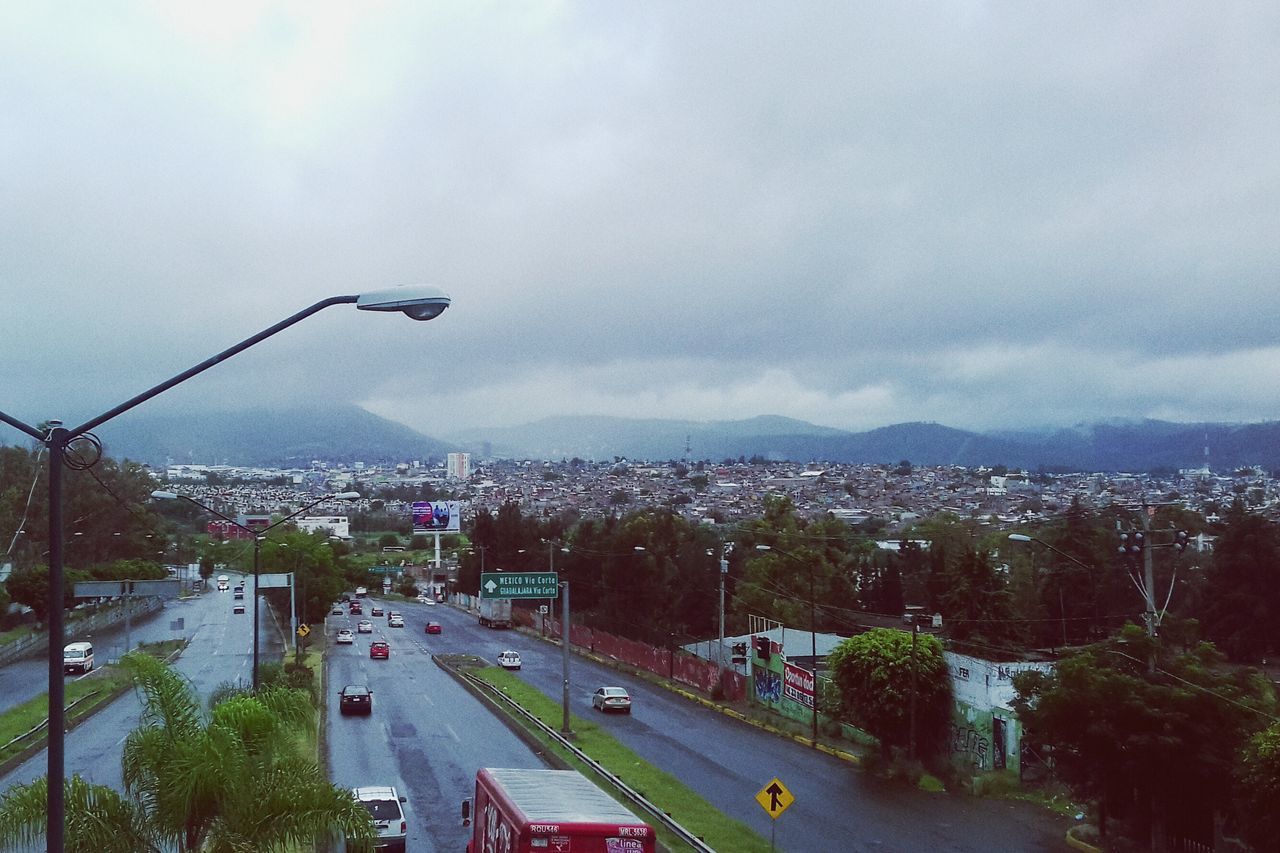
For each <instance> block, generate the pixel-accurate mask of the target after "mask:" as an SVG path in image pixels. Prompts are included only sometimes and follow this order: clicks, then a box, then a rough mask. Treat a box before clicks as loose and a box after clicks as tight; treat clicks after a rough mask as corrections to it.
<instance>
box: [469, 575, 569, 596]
mask: <svg viewBox="0 0 1280 853" xmlns="http://www.w3.org/2000/svg"><path fill="white" fill-rule="evenodd" d="M559 582H560V576H559V575H558V574H556V573H554V572H481V573H480V597H481V598H555V597H556V596H557V595H558V594H559Z"/></svg>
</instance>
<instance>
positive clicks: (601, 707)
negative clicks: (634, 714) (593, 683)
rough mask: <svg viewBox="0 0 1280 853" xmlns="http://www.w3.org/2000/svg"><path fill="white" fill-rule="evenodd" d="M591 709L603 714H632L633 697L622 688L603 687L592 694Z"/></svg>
mask: <svg viewBox="0 0 1280 853" xmlns="http://www.w3.org/2000/svg"><path fill="white" fill-rule="evenodd" d="M591 707H592V708H595V709H596V710H598V711H601V712H608V711H621V712H622V713H624V714H630V713H631V696H629V695H628V694H627V691H626V690H624V689H622V688H621V687H601V688H600V689H599V690H597V691H596V692H595V693H593V694H591Z"/></svg>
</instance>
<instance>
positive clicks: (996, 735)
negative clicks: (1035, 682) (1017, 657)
mask: <svg viewBox="0 0 1280 853" xmlns="http://www.w3.org/2000/svg"><path fill="white" fill-rule="evenodd" d="M943 656H944V657H945V658H946V661H947V668H948V669H949V670H950V672H951V687H952V691H953V695H954V697H955V713H954V714H953V716H952V721H951V760H952V761H953V762H954V763H955V764H957V765H959V766H961V767H964V768H966V769H968V770H970V771H971V772H975V773H980V772H988V771H1005V772H1008V773H1010V774H1012V775H1014V776H1015V777H1017V776H1020V775H1021V771H1022V724H1021V723H1020V722H1019V721H1018V717H1017V715H1016V714H1015V713H1014V711H1013V708H1012V705H1011V703H1012V701H1013V698H1014V696H1015V695H1016V693H1015V691H1014V689H1013V676H1014V674H1015V673H1019V672H1025V671H1027V670H1039V671H1041V672H1049V671H1051V670H1052V669H1053V664H1052V663H1049V662H1047V661H1025V660H1022V661H1003V662H1001V661H989V660H984V659H983V658H977V657H971V656H970V655H961V654H956V653H955V652H943Z"/></svg>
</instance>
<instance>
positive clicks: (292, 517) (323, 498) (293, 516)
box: [206, 492, 360, 535]
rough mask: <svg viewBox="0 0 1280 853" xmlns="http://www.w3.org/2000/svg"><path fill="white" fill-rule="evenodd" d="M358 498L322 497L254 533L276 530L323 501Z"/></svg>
mask: <svg viewBox="0 0 1280 853" xmlns="http://www.w3.org/2000/svg"><path fill="white" fill-rule="evenodd" d="M359 497H360V493H359V492H339V493H338V494H334V495H325V496H324V497H322V498H318V499H316V500H314V501H312V502H311V503H309V504H307V505H306V506H304V507H303V508H302V509H299V510H295V511H294V512H291V513H289V514H288V515H286V516H285V517H284V518H282V519H280V520H279V521H274V522H272V523H271V524H268V525H267V526H266V527H264V528H262V529H261V530H259V531H256V532H257V533H258V534H259V535H261V534H264V533H266V532H267V531H268V530H272V529H274V528H276V527H279V526H280V525H282V524H284V523H285V522H286V521H290V520H291V519H294V518H297V517H298V516H300V515H302V514H303V513H304V512H306V511H307V510H309V509H311V508H312V507H313V506H319V505H320V504H322V503H324V502H325V501H331V500H335V499H336V500H343V501H353V500H357V499H358V498H359ZM206 509H208V507H206ZM210 512H212V510H210ZM223 517H224V518H225V516H223ZM233 523H234V522H233ZM245 529H247V528H245ZM251 532H253V531H251Z"/></svg>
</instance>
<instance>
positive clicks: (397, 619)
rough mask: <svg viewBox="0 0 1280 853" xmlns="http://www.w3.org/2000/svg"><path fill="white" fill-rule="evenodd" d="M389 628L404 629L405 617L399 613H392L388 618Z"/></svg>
mask: <svg viewBox="0 0 1280 853" xmlns="http://www.w3.org/2000/svg"><path fill="white" fill-rule="evenodd" d="M387 627H388V628H403V627H404V617H403V616H401V615H400V614H399V613H392V614H391V615H390V616H388V617H387Z"/></svg>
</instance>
